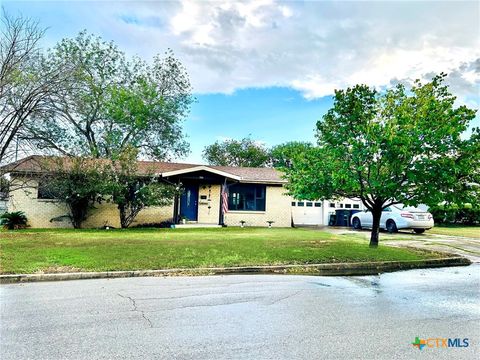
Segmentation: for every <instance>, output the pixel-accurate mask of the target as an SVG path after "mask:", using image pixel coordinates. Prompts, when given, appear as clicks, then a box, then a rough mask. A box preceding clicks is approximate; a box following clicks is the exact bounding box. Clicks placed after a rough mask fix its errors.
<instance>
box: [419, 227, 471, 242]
mask: <svg viewBox="0 0 480 360" xmlns="http://www.w3.org/2000/svg"><path fill="white" fill-rule="evenodd" d="M427 233H430V234H439V235H450V236H464V237H471V238H477V239H480V226H465V225H447V226H445V225H444V226H435V227H434V228H433V229H430V230H428V231H427Z"/></svg>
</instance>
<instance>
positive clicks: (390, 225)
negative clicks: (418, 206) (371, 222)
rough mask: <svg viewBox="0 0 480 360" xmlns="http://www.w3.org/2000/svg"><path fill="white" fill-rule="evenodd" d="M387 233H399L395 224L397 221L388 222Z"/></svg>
mask: <svg viewBox="0 0 480 360" xmlns="http://www.w3.org/2000/svg"><path fill="white" fill-rule="evenodd" d="M387 231H388V232H389V233H390V234H392V233H396V232H397V231H398V229H397V224H395V221H393V220H388V221H387Z"/></svg>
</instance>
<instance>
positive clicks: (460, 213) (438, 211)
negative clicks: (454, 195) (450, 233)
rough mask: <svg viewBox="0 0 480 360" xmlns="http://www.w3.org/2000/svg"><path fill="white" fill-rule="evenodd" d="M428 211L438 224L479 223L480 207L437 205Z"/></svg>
mask: <svg viewBox="0 0 480 360" xmlns="http://www.w3.org/2000/svg"><path fill="white" fill-rule="evenodd" d="M429 211H430V213H432V215H433V218H434V219H435V222H436V223H438V224H464V225H475V224H478V223H480V207H478V206H472V205H471V204H464V205H463V206H457V205H450V206H444V205H439V206H435V207H432V208H430V209H429Z"/></svg>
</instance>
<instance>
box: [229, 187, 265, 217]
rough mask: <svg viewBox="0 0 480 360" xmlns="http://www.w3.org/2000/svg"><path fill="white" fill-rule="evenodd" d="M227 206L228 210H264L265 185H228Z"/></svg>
mask: <svg viewBox="0 0 480 360" xmlns="http://www.w3.org/2000/svg"><path fill="white" fill-rule="evenodd" d="M228 208H229V210H243V211H265V185H250V184H236V185H232V186H230V188H229V193H228Z"/></svg>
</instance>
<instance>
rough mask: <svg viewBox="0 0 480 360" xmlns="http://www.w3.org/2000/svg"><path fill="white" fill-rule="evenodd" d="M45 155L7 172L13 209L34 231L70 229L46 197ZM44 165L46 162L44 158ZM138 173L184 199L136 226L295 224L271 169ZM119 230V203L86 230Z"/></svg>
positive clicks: (105, 206)
mask: <svg viewBox="0 0 480 360" xmlns="http://www.w3.org/2000/svg"><path fill="white" fill-rule="evenodd" d="M42 159H44V158H43V157H40V156H30V157H28V158H25V159H22V160H19V161H17V162H15V163H13V164H10V165H8V166H7V167H6V168H7V170H8V172H9V173H10V177H11V182H12V187H11V188H12V189H13V190H11V192H10V197H9V204H8V209H9V211H16V210H21V211H24V212H25V214H26V215H27V217H28V219H29V225H30V226H31V227H34V228H49V227H71V224H70V220H69V218H68V209H67V207H66V205H65V204H64V203H63V202H62V201H61V200H58V199H51V198H48V192H45V191H43V189H42V187H43V186H42V185H43V184H42V183H41V181H39V179H41V178H42V177H41V176H39V175H40V174H41V173H45V171H44V170H42V169H44V168H45V166H40V164H41V163H42ZM43 163H45V161H44V160H43ZM138 171H139V175H141V174H142V173H143V174H146V173H147V172H148V173H151V172H152V171H153V172H154V173H155V174H156V175H157V176H159V177H160V178H161V179H163V180H166V181H168V182H169V183H174V184H182V188H183V189H184V191H183V193H182V195H181V196H178V198H176V199H174V201H173V202H172V205H171V206H167V207H149V208H146V209H144V210H142V211H141V212H140V213H139V214H138V216H137V218H136V219H135V221H134V223H133V224H132V225H133V226H135V225H138V224H146V223H150V224H151V223H157V224H158V223H161V222H165V221H172V222H175V223H180V222H181V219H182V218H186V219H187V220H188V222H193V223H199V224H212V225H214V224H216V225H218V224H225V225H228V226H239V225H240V221H245V222H246V225H247V226H267V222H268V221H273V222H274V223H273V226H276V227H289V226H291V221H292V220H291V207H290V206H291V205H290V204H291V200H292V199H291V197H290V196H288V195H285V192H286V190H285V188H284V185H285V183H286V181H285V180H284V179H282V178H281V173H280V172H279V171H278V170H276V169H272V168H242V167H228V166H206V165H195V164H181V163H167V162H155V161H139V162H138ZM222 185H226V186H227V188H228V211H227V213H226V214H223V213H222V211H221V208H222V206H221V205H222V204H221V202H222V197H221V188H222ZM106 225H107V226H112V227H120V223H119V215H118V210H117V207H116V205H114V204H110V203H102V204H100V205H96V206H95V209H92V211H91V214H90V215H89V216H88V218H87V220H86V221H85V222H84V223H83V227H86V228H90V227H92V228H93V227H101V226H106Z"/></svg>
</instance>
